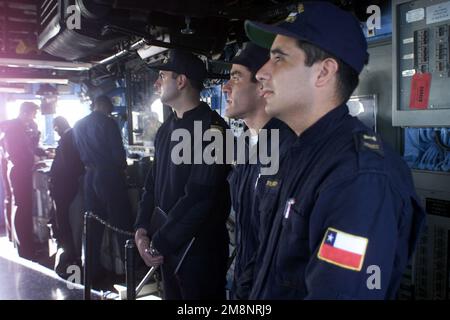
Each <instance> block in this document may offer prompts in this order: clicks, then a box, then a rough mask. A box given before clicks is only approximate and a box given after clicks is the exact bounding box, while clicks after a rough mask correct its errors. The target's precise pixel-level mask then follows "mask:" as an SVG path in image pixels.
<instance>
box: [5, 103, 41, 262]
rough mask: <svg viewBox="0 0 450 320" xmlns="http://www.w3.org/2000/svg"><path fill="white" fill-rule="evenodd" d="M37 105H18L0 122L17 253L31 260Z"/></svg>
mask: <svg viewBox="0 0 450 320" xmlns="http://www.w3.org/2000/svg"><path fill="white" fill-rule="evenodd" d="M38 109H39V107H38V106H37V105H36V104H35V103H33V102H28V101H26V102H24V103H22V105H21V106H20V114H19V117H18V118H17V119H13V120H10V121H6V122H4V123H3V124H2V130H3V131H4V132H5V148H6V151H7V153H8V155H9V160H10V161H11V162H12V164H13V167H12V169H11V172H10V181H11V187H12V190H13V195H14V203H15V205H16V207H17V208H16V211H15V214H14V215H13V218H12V220H13V221H14V223H13V225H14V230H15V236H16V240H17V247H18V252H19V255H20V256H21V257H23V258H26V259H30V260H33V259H35V258H36V250H37V247H36V245H35V243H34V236H33V169H34V164H35V155H36V153H37V147H38V143H39V131H38V129H37V125H36V123H35V122H34V119H35V118H36V113H37V110H38Z"/></svg>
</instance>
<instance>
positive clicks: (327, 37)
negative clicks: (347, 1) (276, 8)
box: [245, 1, 369, 73]
mask: <svg viewBox="0 0 450 320" xmlns="http://www.w3.org/2000/svg"><path fill="white" fill-rule="evenodd" d="M245 31H246V33H247V36H248V37H249V38H250V40H251V41H253V42H255V43H256V44H258V45H260V46H263V47H265V48H270V47H271V46H272V43H273V40H274V39H275V37H276V36H277V35H284V36H287V37H291V38H295V39H298V40H301V41H305V42H309V43H311V44H313V45H315V46H317V47H319V48H321V49H322V50H325V51H326V52H328V53H329V54H332V55H333V56H335V57H336V58H339V59H341V60H342V61H343V62H345V63H346V64H348V65H349V66H350V67H351V68H352V69H354V70H355V71H356V72H358V73H360V72H361V70H362V69H363V67H364V65H365V64H367V62H368V59H369V54H368V53H367V41H366V38H365V37H364V34H363V31H362V28H361V25H360V23H359V21H358V20H357V19H356V18H355V17H354V16H353V15H352V14H351V13H350V12H347V11H344V10H342V9H340V8H338V7H336V6H335V5H333V4H331V3H329V2H323V1H316V2H304V3H300V4H298V6H297V10H296V11H295V12H292V13H291V14H289V16H288V17H287V18H286V20H285V21H283V22H282V23H280V24H277V25H268V24H263V23H259V22H253V21H249V20H247V21H246V22H245Z"/></svg>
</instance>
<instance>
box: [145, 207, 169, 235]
mask: <svg viewBox="0 0 450 320" xmlns="http://www.w3.org/2000/svg"><path fill="white" fill-rule="evenodd" d="M166 221H167V214H166V213H165V212H164V211H163V210H162V209H161V208H160V207H155V210H153V214H152V219H151V220H150V227H149V229H148V230H147V231H148V233H149V235H150V238H151V237H153V235H154V234H155V233H156V231H158V229H159V228H161V227H162V226H163V225H164V224H165V223H166Z"/></svg>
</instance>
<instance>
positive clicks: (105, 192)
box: [73, 96, 133, 280]
mask: <svg viewBox="0 0 450 320" xmlns="http://www.w3.org/2000/svg"><path fill="white" fill-rule="evenodd" d="M112 111H113V104H112V103H111V100H110V99H109V98H108V97H107V96H99V97H98V98H97V99H95V101H94V109H93V111H92V113H91V114H89V115H88V116H86V117H84V118H83V119H81V120H80V121H78V122H77V123H76V124H75V126H74V128H73V134H74V139H75V143H76V146H77V148H78V151H79V153H80V158H81V161H82V162H83V164H84V166H85V170H86V173H85V176H84V196H85V199H84V201H85V205H86V210H87V211H92V212H93V213H94V214H95V215H97V216H98V217H100V218H101V219H103V220H106V221H108V222H109V223H110V224H111V225H113V226H114V227H117V228H119V229H122V230H131V228H132V225H133V222H132V212H131V204H130V199H129V197H128V188H127V183H126V176H125V170H126V168H127V162H126V155H125V149H124V147H123V143H122V137H121V135H120V130H119V126H118V125H117V123H116V122H115V121H114V119H113V118H111V117H110V115H111V112H112ZM94 226H95V230H94V231H93V232H92V233H93V236H94V237H95V238H96V240H95V241H93V243H94V249H93V252H94V256H93V265H94V266H95V270H94V272H93V276H94V278H97V279H98V280H100V278H99V277H102V276H104V273H102V268H101V264H100V247H101V244H102V235H103V232H102V231H103V227H102V225H100V224H99V223H98V222H96V223H95V224H94ZM116 236H117V240H118V246H119V253H120V258H121V259H122V260H123V258H124V257H123V251H124V250H122V249H123V247H124V245H125V242H126V240H127V237H126V236H124V235H122V234H116ZM110 271H112V270H110Z"/></svg>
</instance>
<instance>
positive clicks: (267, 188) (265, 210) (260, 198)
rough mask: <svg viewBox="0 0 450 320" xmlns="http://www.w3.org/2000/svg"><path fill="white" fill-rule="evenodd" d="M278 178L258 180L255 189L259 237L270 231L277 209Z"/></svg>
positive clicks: (279, 184)
mask: <svg viewBox="0 0 450 320" xmlns="http://www.w3.org/2000/svg"><path fill="white" fill-rule="evenodd" d="M280 186H281V181H280V180H263V181H259V183H258V185H257V187H256V190H255V201H256V202H257V204H256V206H255V207H256V208H258V214H259V222H260V230H259V235H260V236H259V238H260V240H262V238H263V237H264V236H266V235H268V234H269V233H270V228H271V225H272V222H273V218H274V214H275V211H276V209H277V202H278V197H279V194H280Z"/></svg>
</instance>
